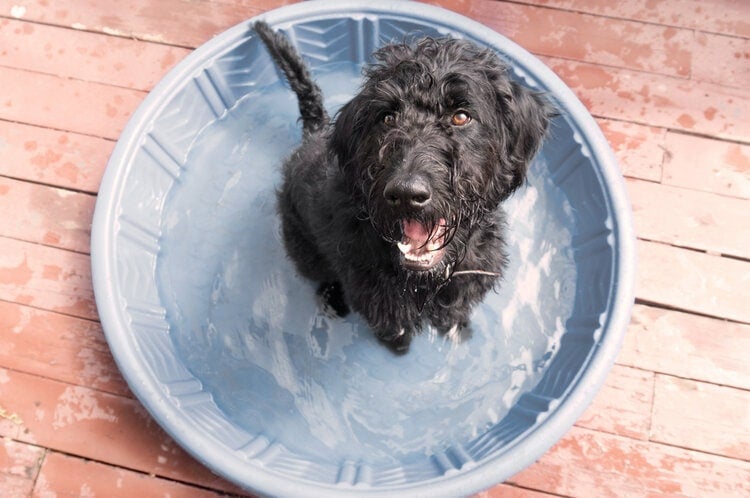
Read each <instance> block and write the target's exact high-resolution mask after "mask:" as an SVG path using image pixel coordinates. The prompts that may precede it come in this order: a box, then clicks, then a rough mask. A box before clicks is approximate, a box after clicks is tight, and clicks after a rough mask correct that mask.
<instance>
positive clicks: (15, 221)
mask: <svg viewBox="0 0 750 498" xmlns="http://www.w3.org/2000/svg"><path fill="white" fill-rule="evenodd" d="M95 201H96V198H95V197H94V196H92V195H89V194H81V193H77V192H71V191H69V190H64V189H60V188H57V187H47V186H44V185H37V184H32V183H28V182H23V181H19V180H12V179H9V178H3V177H0V236H5V237H10V238H14V239H19V240H24V241H28V242H35V243H38V244H45V245H50V246H54V247H59V248H62V249H69V250H71V251H77V252H82V253H88V252H89V246H90V237H91V219H92V217H93V215H94V203H95Z"/></svg>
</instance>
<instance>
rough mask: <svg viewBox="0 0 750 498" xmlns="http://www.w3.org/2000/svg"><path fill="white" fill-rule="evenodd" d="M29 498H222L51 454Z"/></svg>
mask: <svg viewBox="0 0 750 498" xmlns="http://www.w3.org/2000/svg"><path fill="white" fill-rule="evenodd" d="M31 496H32V497H34V498H48V497H51V496H55V497H59V498H62V497H68V498H79V497H94V496H106V497H108V498H132V497H134V496H140V497H144V498H147V497H156V496H163V497H168V498H218V497H219V496H225V495H224V493H219V492H214V491H209V490H207V489H201V488H197V487H195V486H188V485H185V484H182V483H178V482H174V481H170V480H167V479H161V478H158V477H151V476H149V475H148V474H141V473H138V472H133V471H132V470H127V469H122V468H117V467H112V466H110V465H104V464H102V463H98V462H91V461H87V460H84V459H81V458H75V457H71V456H68V455H62V454H60V453H57V452H54V451H53V452H50V454H49V455H47V458H45V460H44V465H43V466H42V468H41V471H40V472H39V478H38V480H37V482H36V486H35V487H34V492H33V494H32V495H31Z"/></svg>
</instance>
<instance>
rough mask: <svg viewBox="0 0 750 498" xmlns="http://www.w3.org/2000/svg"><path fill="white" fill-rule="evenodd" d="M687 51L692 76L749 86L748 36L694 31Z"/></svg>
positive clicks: (739, 86) (749, 52) (710, 80)
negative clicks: (696, 32) (690, 58)
mask: <svg viewBox="0 0 750 498" xmlns="http://www.w3.org/2000/svg"><path fill="white" fill-rule="evenodd" d="M747 15H748V17H750V8H748V12H747ZM690 52H691V54H692V57H693V62H692V69H693V74H692V79H694V80H697V81H707V82H709V83H715V84H717V85H724V86H733V87H737V88H747V87H748V86H749V85H750V39H748V38H735V37H731V36H723V35H714V34H706V33H698V34H697V35H696V37H695V43H694V45H693V47H692V49H691V51H690Z"/></svg>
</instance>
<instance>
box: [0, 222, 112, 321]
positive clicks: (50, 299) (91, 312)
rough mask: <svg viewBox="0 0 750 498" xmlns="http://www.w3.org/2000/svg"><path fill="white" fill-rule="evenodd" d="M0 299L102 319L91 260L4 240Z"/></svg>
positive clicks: (0, 246)
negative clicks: (92, 281)
mask: <svg viewBox="0 0 750 498" xmlns="http://www.w3.org/2000/svg"><path fill="white" fill-rule="evenodd" d="M0 300H3V301H11V302H15V303H19V304H25V305H28V306H33V307H35V308H41V309H45V310H49V311H56V312H58V313H63V314H66V315H72V316H77V317H81V318H86V319H89V320H98V319H99V316H98V314H97V311H96V303H95V302H94V293H93V289H92V287H91V264H90V260H89V257H88V256H87V255H84V254H79V253H75V252H71V251H65V250H62V249H56V248H53V247H47V246H41V245H38V244H33V243H30V242H23V241H20V240H14V239H9V238H5V237H0Z"/></svg>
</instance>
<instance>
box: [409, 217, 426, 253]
mask: <svg viewBox="0 0 750 498" xmlns="http://www.w3.org/2000/svg"><path fill="white" fill-rule="evenodd" d="M403 229H404V237H405V238H407V239H409V242H411V243H412V244H414V246H415V247H422V246H424V245H425V244H427V239H428V238H429V237H430V232H429V231H428V230H427V227H425V226H424V225H423V224H422V223H420V222H418V221H415V220H404V221H403Z"/></svg>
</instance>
